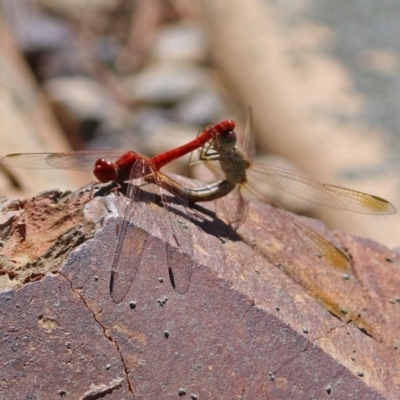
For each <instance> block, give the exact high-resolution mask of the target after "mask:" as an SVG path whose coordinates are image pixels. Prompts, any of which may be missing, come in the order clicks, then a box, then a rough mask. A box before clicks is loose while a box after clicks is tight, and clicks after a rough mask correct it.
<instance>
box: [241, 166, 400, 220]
mask: <svg viewBox="0 0 400 400" xmlns="http://www.w3.org/2000/svg"><path fill="white" fill-rule="evenodd" d="M248 179H249V180H250V181H251V182H252V185H253V186H254V187H260V185H262V183H263V182H264V183H267V184H269V185H272V186H275V187H277V188H279V189H281V190H284V191H286V192H289V193H291V194H293V195H294V196H297V197H300V198H303V199H305V200H308V201H311V202H313V203H316V204H321V205H323V206H327V207H334V208H338V209H342V210H348V211H354V212H359V213H364V214H395V213H396V208H395V207H394V206H393V205H392V204H391V203H389V202H388V201H386V200H385V199H382V198H380V197H377V196H373V195H370V194H367V193H362V192H358V191H356V190H352V189H347V188H343V187H340V186H335V185H330V184H326V183H322V182H318V181H315V180H313V179H311V178H307V177H305V176H303V175H300V174H298V173H296V172H293V171H289V170H287V169H284V168H280V167H275V166H272V165H263V164H252V166H251V168H250V169H249V170H248Z"/></svg>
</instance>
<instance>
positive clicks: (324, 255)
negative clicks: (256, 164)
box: [241, 182, 351, 272]
mask: <svg viewBox="0 0 400 400" xmlns="http://www.w3.org/2000/svg"><path fill="white" fill-rule="evenodd" d="M241 193H242V194H243V196H244V197H246V198H250V197H254V198H256V199H258V200H261V201H263V202H267V203H268V204H270V205H272V206H273V207H274V209H275V211H276V218H275V219H276V220H277V221H278V223H277V224H276V226H275V227H274V229H275V231H279V230H280V227H279V224H290V226H291V227H292V228H293V229H292V232H293V233H295V234H296V235H297V237H298V238H299V239H300V240H301V242H302V243H304V245H305V247H306V248H307V249H308V250H310V251H311V253H312V254H310V256H314V257H315V256H317V257H318V258H321V259H324V260H325V261H326V262H327V263H329V264H330V265H332V266H333V267H334V268H336V269H337V270H339V271H342V272H344V271H348V269H349V267H350V265H351V262H350V260H349V258H348V257H347V255H346V254H345V253H343V252H342V251H341V250H340V249H338V248H337V247H335V246H334V245H333V244H332V243H331V242H329V241H328V240H327V239H325V238H324V237H322V236H321V235H319V234H318V233H317V232H315V231H314V230H312V229H311V228H309V227H308V226H306V225H304V224H302V223H301V222H299V221H298V220H297V218H295V217H294V216H293V215H291V214H289V213H288V212H287V211H286V210H285V209H284V208H283V207H282V206H281V205H280V204H278V203H277V202H276V201H274V200H272V199H271V198H270V197H269V196H268V195H267V194H266V193H264V192H263V191H261V190H260V189H259V188H258V187H256V186H255V185H253V183H250V182H247V183H246V184H245V185H244V186H242V187H241ZM271 220H273V219H271ZM267 228H269V229H271V226H268V227H267ZM282 240H285V238H282Z"/></svg>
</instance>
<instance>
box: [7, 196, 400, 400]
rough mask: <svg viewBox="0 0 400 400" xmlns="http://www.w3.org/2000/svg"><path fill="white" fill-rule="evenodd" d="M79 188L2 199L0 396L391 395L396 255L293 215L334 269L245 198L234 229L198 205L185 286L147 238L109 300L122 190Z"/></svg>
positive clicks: (399, 285)
mask: <svg viewBox="0 0 400 400" xmlns="http://www.w3.org/2000/svg"><path fill="white" fill-rule="evenodd" d="M87 196H88V191H87V190H86V191H84V190H83V191H81V192H79V193H73V194H70V195H65V196H62V195H61V194H60V193H57V192H55V191H53V192H47V193H44V194H41V195H39V196H38V197H37V198H34V199H30V200H26V201H21V202H4V203H3V212H4V213H3V214H2V215H3V216H2V218H1V221H0V223H1V224H0V226H1V231H0V235H1V239H2V240H3V242H2V247H1V253H0V256H1V258H0V260H1V273H2V275H1V281H0V282H1V286H2V288H3V290H4V291H3V293H2V294H1V296H0V310H1V311H0V318H1V321H0V326H1V328H0V329H1V338H2V342H1V354H2V359H3V368H2V370H1V372H0V374H1V382H2V383H1V386H0V397H2V398H10V399H11V398H27V397H36V398H43V399H45V398H49V399H53V398H58V397H63V396H68V397H69V398H83V399H92V398H100V397H101V398H110V399H114V398H115V399H121V398H135V399H155V398H161V399H169V398H171V399H178V398H187V399H211V398H221V399H235V398H243V399H264V398H265V399H284V398H290V399H310V398H318V399H324V398H326V399H329V398H335V399H336V398H337V399H345V398H357V399H380V398H382V399H383V398H396V397H398V396H399V395H400V390H399V378H400V377H399V373H398V371H399V357H400V355H399V351H398V339H397V336H396V332H398V331H399V326H398V325H399V322H398V318H397V317H396V316H398V314H399V312H398V308H399V307H400V301H399V300H398V297H397V296H398V293H400V282H399V278H398V276H399V273H398V272H399V271H398V270H399V264H398V256H397V254H396V253H394V252H392V251H389V250H388V249H387V248H384V247H382V246H379V245H378V244H376V243H374V242H370V241H366V240H364V239H361V238H357V237H354V236H351V235H348V234H345V233H340V234H338V235H337V237H332V236H331V234H330V233H329V232H327V231H326V230H325V229H324V228H323V226H321V224H319V223H318V222H316V221H310V220H305V219H302V220H303V221H304V222H305V223H307V224H310V225H312V226H313V227H314V228H315V229H318V230H319V231H321V232H323V233H324V234H325V235H327V237H328V238H330V239H332V240H333V241H335V243H336V244H337V245H340V246H343V247H344V249H345V250H346V251H347V252H348V254H349V255H350V256H351V257H352V258H353V260H354V265H353V269H352V270H349V271H348V276H346V277H345V278H346V279H344V278H343V273H338V272H337V271H335V270H334V269H333V268H331V267H329V265H327V264H326V263H323V262H322V260H319V259H318V258H316V257H311V255H310V252H309V251H308V250H307V249H304V243H303V241H302V239H301V237H299V236H298V235H293V229H292V227H291V226H290V224H289V223H288V224H286V223H282V220H281V219H279V221H280V222H279V221H278V219H277V214H276V213H275V212H273V211H271V208H270V207H269V206H261V205H258V206H251V207H250V210H249V214H248V217H247V220H246V223H245V224H244V225H243V226H242V227H241V228H240V229H239V231H238V234H236V233H235V232H233V231H232V230H231V229H230V228H229V227H228V226H227V225H225V224H224V223H223V222H222V221H220V220H219V219H215V216H214V214H213V212H212V211H208V210H207V209H203V208H201V207H200V208H199V213H200V214H199V215H197V218H196V219H198V220H199V219H200V218H199V217H200V216H201V215H202V216H203V217H204V218H205V219H204V220H201V221H200V222H197V225H198V227H199V228H200V229H198V228H196V227H195V226H193V229H192V233H193V235H194V246H195V247H194V258H195V260H196V262H197V264H196V266H195V270H194V272H193V275H192V279H191V283H190V287H189V290H188V291H187V292H186V293H185V294H184V295H180V294H177V293H176V292H175V291H174V290H173V288H172V286H171V283H170V281H169V278H168V271H167V266H166V263H165V254H166V253H165V245H164V243H163V241H162V240H161V239H160V238H159V237H156V236H155V237H152V238H151V239H150V240H149V241H148V244H147V247H148V249H147V250H146V251H147V253H146V254H145V257H147V258H146V260H148V261H147V262H145V263H142V265H141V267H140V268H139V270H138V272H137V274H136V277H135V280H134V282H133V285H132V287H131V289H130V291H129V293H128V295H127V297H126V298H125V300H124V301H123V302H122V303H121V304H118V305H116V304H114V303H113V302H112V301H111V298H110V294H109V280H110V270H111V264H112V260H113V255H114V251H115V246H116V229H115V226H116V225H115V224H116V218H115V216H116V210H117V209H118V207H117V204H118V203H119V202H120V201H121V197H120V198H117V197H116V196H115V195H114V194H110V195H108V196H106V197H101V196H97V197H95V198H93V199H92V200H90V201H87V200H88V198H87ZM202 211H204V213H203V214H202V213H201V212H202ZM296 218H299V219H300V217H296ZM287 221H288V220H287ZM279 223H280V224H281V225H280V226H279V225H278V224H279ZM239 234H240V235H241V236H242V238H243V239H244V240H245V241H246V242H247V243H250V244H252V246H249V245H247V244H245V243H244V241H243V240H242V239H241V237H240V236H239ZM93 235H94V236H93ZM218 237H220V238H221V240H220V239H218ZM87 239H89V240H87ZM83 242H84V243H83ZM343 247H342V248H343ZM6 287H8V288H9V289H8V290H5V288H6Z"/></svg>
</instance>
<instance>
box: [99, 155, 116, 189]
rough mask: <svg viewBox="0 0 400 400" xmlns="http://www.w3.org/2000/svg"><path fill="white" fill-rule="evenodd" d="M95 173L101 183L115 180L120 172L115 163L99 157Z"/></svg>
mask: <svg viewBox="0 0 400 400" xmlns="http://www.w3.org/2000/svg"><path fill="white" fill-rule="evenodd" d="M93 174H94V176H95V177H96V178H97V179H98V180H99V181H100V182H101V183H106V182H112V181H115V180H116V179H117V175H118V172H117V167H116V166H115V164H114V163H112V162H111V161H107V160H105V159H104V158H99V159H98V160H97V161H96V163H95V164H94V169H93Z"/></svg>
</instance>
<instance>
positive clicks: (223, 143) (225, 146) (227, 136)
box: [215, 130, 237, 152]
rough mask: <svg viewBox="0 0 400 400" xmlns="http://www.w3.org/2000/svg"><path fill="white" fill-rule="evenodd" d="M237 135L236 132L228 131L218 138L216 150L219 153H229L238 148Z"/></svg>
mask: <svg viewBox="0 0 400 400" xmlns="http://www.w3.org/2000/svg"><path fill="white" fill-rule="evenodd" d="M236 142H237V135H236V132H235V131H234V130H226V131H224V132H222V133H221V134H220V135H219V136H217V138H216V143H215V148H216V149H217V151H219V152H228V151H230V150H233V149H234V148H235V146H236Z"/></svg>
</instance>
